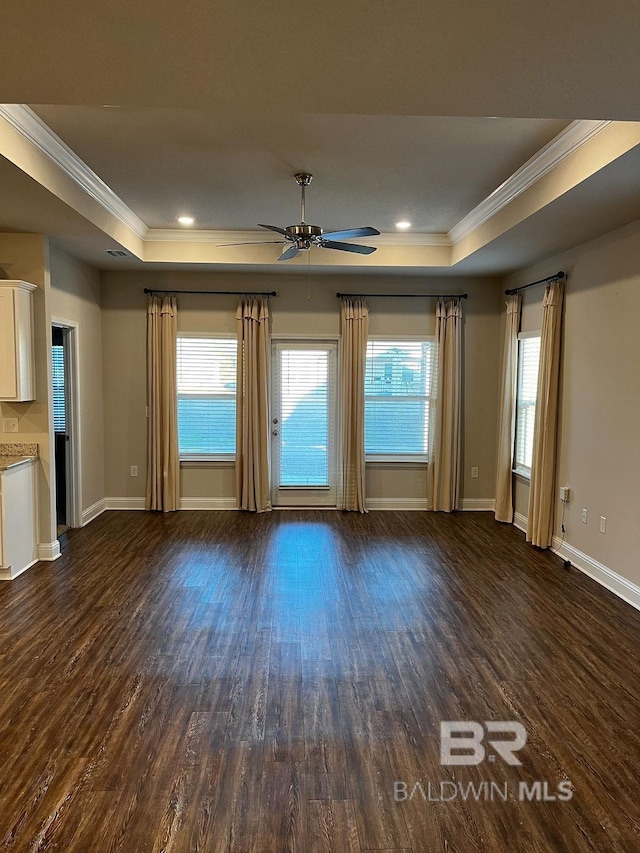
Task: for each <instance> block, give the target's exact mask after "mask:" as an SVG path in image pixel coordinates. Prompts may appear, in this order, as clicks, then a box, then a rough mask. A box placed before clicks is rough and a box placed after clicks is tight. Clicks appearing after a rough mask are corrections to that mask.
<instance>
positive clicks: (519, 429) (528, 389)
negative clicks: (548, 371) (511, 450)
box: [515, 334, 540, 471]
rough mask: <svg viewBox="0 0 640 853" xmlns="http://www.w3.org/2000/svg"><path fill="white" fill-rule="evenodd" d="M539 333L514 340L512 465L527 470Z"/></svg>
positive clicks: (528, 467)
mask: <svg viewBox="0 0 640 853" xmlns="http://www.w3.org/2000/svg"><path fill="white" fill-rule="evenodd" d="M539 365H540V335H539V334H536V335H526V336H522V337H520V340H519V341H518V406H517V414H516V448H515V464H516V468H520V469H523V470H526V471H530V470H531V461H532V458H533V428H534V423H535V417H536V397H537V393H538V367H539Z"/></svg>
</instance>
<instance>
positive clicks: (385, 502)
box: [367, 498, 427, 510]
mask: <svg viewBox="0 0 640 853" xmlns="http://www.w3.org/2000/svg"><path fill="white" fill-rule="evenodd" d="M367 509H375V510H394V509H396V510H407V509H408V510H426V509H427V499H426V498H367Z"/></svg>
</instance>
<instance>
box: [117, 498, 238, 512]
mask: <svg viewBox="0 0 640 853" xmlns="http://www.w3.org/2000/svg"><path fill="white" fill-rule="evenodd" d="M104 503H105V509H124V510H144V509H145V499H144V498H105V502H104ZM237 508H238V507H237V504H236V499H235V498H180V509H184V510H190V509H237Z"/></svg>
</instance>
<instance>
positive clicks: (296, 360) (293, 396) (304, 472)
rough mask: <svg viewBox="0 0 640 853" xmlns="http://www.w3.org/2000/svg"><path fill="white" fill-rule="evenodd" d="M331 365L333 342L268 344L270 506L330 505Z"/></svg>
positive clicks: (333, 374) (333, 477)
mask: <svg viewBox="0 0 640 853" xmlns="http://www.w3.org/2000/svg"><path fill="white" fill-rule="evenodd" d="M336 361H337V351H336V344H333V343H317V342H315V341H314V342H309V343H303V342H300V343H297V342H296V343H290V342H276V343H275V344H274V348H273V383H272V388H273V405H272V412H271V442H272V444H271V446H272V481H273V494H272V501H273V504H274V506H335V505H336V465H335V455H336V454H335V446H336V442H335V433H336V424H335V419H336V406H335V389H336Z"/></svg>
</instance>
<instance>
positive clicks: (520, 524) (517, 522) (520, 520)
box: [513, 512, 527, 533]
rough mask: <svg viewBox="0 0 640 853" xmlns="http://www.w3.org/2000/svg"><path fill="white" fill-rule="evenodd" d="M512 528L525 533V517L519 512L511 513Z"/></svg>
mask: <svg viewBox="0 0 640 853" xmlns="http://www.w3.org/2000/svg"><path fill="white" fill-rule="evenodd" d="M513 526H514V527H517V528H518V530H522V532H523V533H526V532H527V516H526V515H522V513H520V512H514V513H513Z"/></svg>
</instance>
